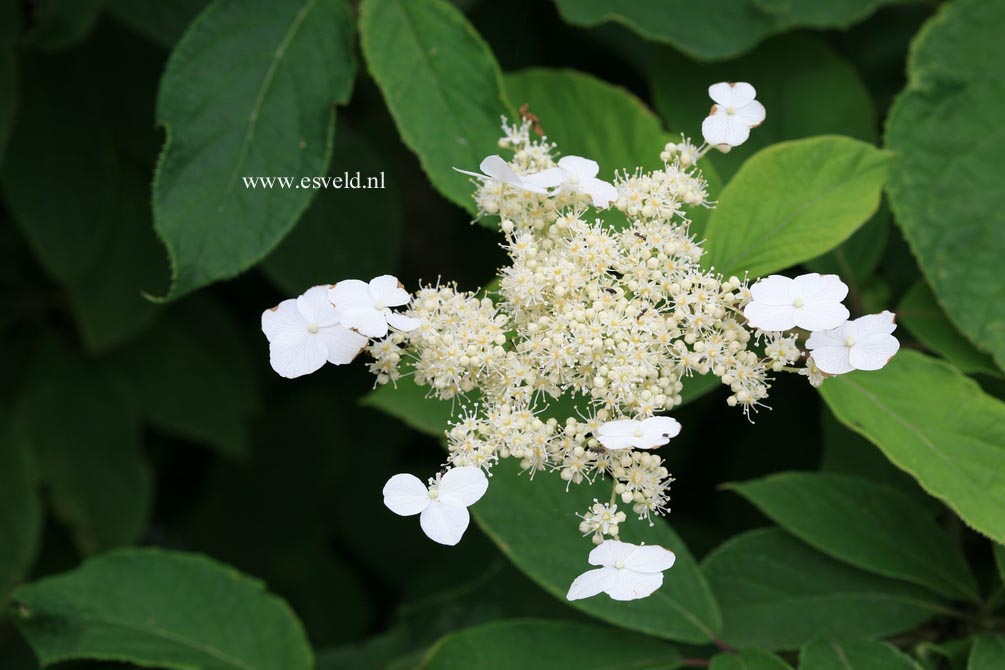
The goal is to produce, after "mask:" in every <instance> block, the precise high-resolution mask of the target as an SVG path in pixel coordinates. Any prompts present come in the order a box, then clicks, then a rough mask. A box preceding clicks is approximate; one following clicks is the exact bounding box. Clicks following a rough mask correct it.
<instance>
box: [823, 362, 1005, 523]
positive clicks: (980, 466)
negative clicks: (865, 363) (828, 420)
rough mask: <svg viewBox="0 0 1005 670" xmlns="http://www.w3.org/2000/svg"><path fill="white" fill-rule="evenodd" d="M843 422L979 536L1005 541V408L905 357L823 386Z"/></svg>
mask: <svg viewBox="0 0 1005 670" xmlns="http://www.w3.org/2000/svg"><path fill="white" fill-rule="evenodd" d="M820 392H821V394H822V395H823V398H824V400H825V401H826V402H827V405H828V406H829V407H830V408H831V411H833V412H834V414H835V416H837V418H838V420H840V421H841V422H842V423H844V424H845V425H847V426H848V427H850V428H851V429H852V430H854V431H856V432H858V433H861V434H862V435H864V436H865V437H867V438H869V440H871V441H872V442H873V443H874V444H875V445H876V446H878V447H879V448H880V449H881V450H882V451H883V453H884V454H886V456H887V458H889V459H890V460H891V461H892V462H893V463H894V464H895V465H897V466H898V467H899V468H901V469H902V470H906V471H907V472H908V473H910V474H911V475H912V476H914V478H915V479H917V480H918V483H920V484H921V486H922V488H924V489H925V490H926V491H928V492H929V493H930V494H932V495H934V496H935V497H937V498H940V499H942V500H943V501H944V502H945V503H946V504H947V505H949V507H950V508H952V509H953V510H954V511H955V512H956V513H957V514H959V515H960V517H961V518H962V519H963V520H964V521H965V522H966V523H967V524H968V525H970V526H971V527H973V528H974V529H975V530H977V531H979V532H981V533H984V534H985V535H987V536H989V537H991V538H992V539H993V540H995V541H997V542H1002V541H1005V515H1002V513H1001V510H1002V509H1003V508H1005V471H1002V468H1001V467H1000V465H999V464H1000V463H1001V462H1002V459H1003V458H1005V403H1002V402H1001V401H999V400H997V399H995V398H993V397H991V396H989V395H987V394H985V393H984V392H983V391H982V390H981V388H980V386H978V385H977V383H976V382H974V381H973V380H971V379H969V378H968V377H966V376H965V375H963V374H962V373H961V372H960V371H959V370H957V369H956V368H954V367H952V366H951V365H948V364H947V363H943V362H941V361H939V360H936V359H933V358H929V357H927V356H924V355H923V354H920V353H917V352H914V351H901V352H899V353H898V354H897V355H896V356H894V358H893V360H891V361H890V363H889V364H888V365H887V366H886V367H885V368H883V369H882V370H879V371H876V372H853V373H851V374H848V375H842V376H840V377H835V378H833V379H828V380H827V381H826V382H825V383H824V385H823V386H822V387H821V388H820Z"/></svg>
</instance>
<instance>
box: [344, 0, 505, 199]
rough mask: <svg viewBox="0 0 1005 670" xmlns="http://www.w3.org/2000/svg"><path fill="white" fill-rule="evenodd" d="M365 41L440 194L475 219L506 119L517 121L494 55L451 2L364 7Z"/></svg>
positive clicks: (406, 136)
mask: <svg viewBox="0 0 1005 670" xmlns="http://www.w3.org/2000/svg"><path fill="white" fill-rule="evenodd" d="M359 31H360V37H361V41H362V46H363V55H364V56H365V57H366V62H367V65H368V66H369V70H370V74H371V75H372V76H373V78H374V80H376V82H377V85H378V86H379V87H380V90H381V92H382V93H383V94H384V100H385V102H386V103H387V106H388V109H389V110H390V111H391V116H393V117H394V122H395V124H396V125H397V126H398V132H399V133H400V134H401V138H402V140H404V142H405V144H407V145H408V147H409V148H410V149H411V150H412V151H414V152H415V154H416V155H417V156H418V157H419V162H420V163H421V164H422V169H423V170H425V172H426V175H427V176H428V177H429V180H430V181H431V182H432V184H433V186H435V187H436V189H437V190H438V191H439V192H440V193H442V194H443V195H444V196H446V197H447V198H448V199H449V200H451V201H452V202H454V203H455V204H457V205H460V206H461V207H463V208H464V209H466V210H468V211H469V212H474V211H475V204H474V199H473V198H472V188H471V183H470V182H469V181H468V178H467V177H465V176H464V175H462V174H460V173H458V172H455V171H454V169H453V168H455V167H457V168H461V169H464V170H472V171H476V170H477V169H478V165H479V163H481V161H482V159H483V158H485V157H486V156H488V155H491V154H494V153H497V151H498V146H499V144H498V141H499V136H500V135H501V133H502V131H501V130H500V128H499V121H500V117H501V115H503V114H512V110H511V109H510V106H509V103H508V102H507V101H506V97H505V94H504V92H503V84H502V74H501V73H500V71H499V65H498V63H496V60H495V57H494V56H493V55H492V51H491V50H490V49H489V47H488V45H487V44H485V42H484V40H482V38H481V37H480V36H479V35H478V33H477V32H476V31H475V29H474V28H473V27H472V26H471V24H470V23H468V20H467V19H466V18H465V17H464V15H463V14H462V13H461V12H460V10H458V9H456V8H455V7H453V6H452V5H451V4H450V3H448V2H445V0H364V1H363V3H362V4H361V6H360V22H359Z"/></svg>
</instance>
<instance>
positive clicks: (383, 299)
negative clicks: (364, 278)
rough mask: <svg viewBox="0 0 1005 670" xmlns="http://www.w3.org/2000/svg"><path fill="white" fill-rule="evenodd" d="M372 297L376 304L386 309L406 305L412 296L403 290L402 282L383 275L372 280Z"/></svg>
mask: <svg viewBox="0 0 1005 670" xmlns="http://www.w3.org/2000/svg"><path fill="white" fill-rule="evenodd" d="M370 297H372V298H373V300H374V302H376V303H379V304H381V305H383V306H384V307H398V306H399V305H405V304H407V303H408V301H409V300H411V299H412V296H410V295H408V291H406V290H405V289H403V288H401V282H399V281H398V278H397V277H394V276H392V275H381V276H379V277H374V278H373V279H371V280H370Z"/></svg>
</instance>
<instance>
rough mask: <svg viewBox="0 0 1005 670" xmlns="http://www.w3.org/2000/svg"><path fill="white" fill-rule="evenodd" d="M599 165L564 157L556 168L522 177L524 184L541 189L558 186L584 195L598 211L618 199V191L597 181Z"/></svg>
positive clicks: (586, 159) (586, 160)
mask: <svg viewBox="0 0 1005 670" xmlns="http://www.w3.org/2000/svg"><path fill="white" fill-rule="evenodd" d="M599 172H600V165H598V164H597V161H592V160H590V159H589V158H583V157H581V156H564V157H563V158H561V159H559V161H558V167H553V168H548V169H547V170H542V171H541V172H538V173H536V174H532V175H527V176H525V177H524V182H526V183H530V184H533V185H535V186H541V187H549V188H550V187H553V186H560V187H562V188H567V189H569V190H570V191H576V192H577V193H585V194H586V195H588V196H590V198H592V199H593V206H594V207H596V208H598V209H604V208H606V207H608V206H609V205H610V204H611V202H612V201H614V200H617V199H618V189H616V188H614V185H613V184H610V183H608V182H606V181H604V180H603V179H597V174H598V173H599Z"/></svg>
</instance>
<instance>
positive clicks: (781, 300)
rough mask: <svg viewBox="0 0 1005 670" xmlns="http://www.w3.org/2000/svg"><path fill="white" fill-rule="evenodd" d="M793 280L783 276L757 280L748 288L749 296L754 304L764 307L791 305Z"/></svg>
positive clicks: (793, 296)
mask: <svg viewBox="0 0 1005 670" xmlns="http://www.w3.org/2000/svg"><path fill="white" fill-rule="evenodd" d="M794 281H795V280H793V279H790V278H788V277H786V276H784V275H771V276H768V277H765V278H764V279H759V280H758V281H756V282H755V283H754V284H753V286H751V287H750V296H751V298H753V299H754V301H755V302H759V303H763V304H765V305H791V304H792V299H793V298H795V297H796V296H795V295H793V292H792V289H793V283H794Z"/></svg>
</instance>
